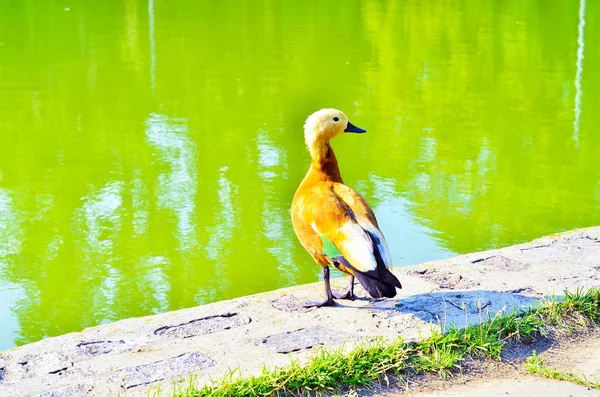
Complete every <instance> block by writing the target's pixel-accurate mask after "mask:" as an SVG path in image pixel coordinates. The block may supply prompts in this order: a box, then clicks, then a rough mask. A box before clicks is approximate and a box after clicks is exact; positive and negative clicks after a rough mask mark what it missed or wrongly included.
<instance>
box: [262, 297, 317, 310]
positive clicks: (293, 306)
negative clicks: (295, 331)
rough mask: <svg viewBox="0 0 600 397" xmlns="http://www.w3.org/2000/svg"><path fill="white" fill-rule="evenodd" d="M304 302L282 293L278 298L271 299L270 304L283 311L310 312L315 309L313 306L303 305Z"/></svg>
mask: <svg viewBox="0 0 600 397" xmlns="http://www.w3.org/2000/svg"><path fill="white" fill-rule="evenodd" d="M304 304H305V302H304V301H302V300H300V299H298V298H296V297H295V296H293V295H284V296H282V297H281V298H279V299H275V300H273V301H271V305H272V306H273V307H274V308H275V309H278V310H281V311H284V312H303V313H306V312H310V311H313V310H315V309H316V308H315V307H305V306H304Z"/></svg>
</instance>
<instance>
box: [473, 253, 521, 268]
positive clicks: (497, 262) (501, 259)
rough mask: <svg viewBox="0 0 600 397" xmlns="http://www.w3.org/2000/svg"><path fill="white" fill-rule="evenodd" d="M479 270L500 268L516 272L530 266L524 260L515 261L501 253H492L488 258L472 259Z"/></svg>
mask: <svg viewBox="0 0 600 397" xmlns="http://www.w3.org/2000/svg"><path fill="white" fill-rule="evenodd" d="M473 263H474V264H477V267H478V268H479V269H481V270H501V271H507V272H518V271H522V270H525V269H527V268H529V267H530V266H531V264H529V263H526V262H521V261H517V260H514V259H510V258H507V257H505V256H502V255H494V256H490V257H488V258H482V259H477V260H474V261H473Z"/></svg>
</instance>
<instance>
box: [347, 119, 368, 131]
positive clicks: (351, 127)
mask: <svg viewBox="0 0 600 397" xmlns="http://www.w3.org/2000/svg"><path fill="white" fill-rule="evenodd" d="M344 132H356V133H357V134H363V133H365V132H367V130H363V129H362V128H359V127H357V126H355V125H354V124H352V123H351V122H349V121H348V125H347V126H346V129H345V130H344Z"/></svg>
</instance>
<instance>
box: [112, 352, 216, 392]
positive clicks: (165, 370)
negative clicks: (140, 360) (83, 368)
mask: <svg viewBox="0 0 600 397" xmlns="http://www.w3.org/2000/svg"><path fill="white" fill-rule="evenodd" d="M214 365H215V361H214V360H213V359H211V358H209V357H207V356H205V355H204V354H202V353H200V352H195V353H185V354H182V355H180V356H177V357H172V358H169V359H166V360H161V361H156V362H154V363H151V364H146V365H139V366H135V367H131V368H127V369H124V370H121V371H119V372H117V373H116V374H115V375H113V376H112V377H111V380H112V381H114V382H117V383H119V385H120V387H121V388H122V389H124V390H127V389H132V388H135V387H139V386H144V385H149V384H151V383H154V382H157V381H160V380H163V379H169V378H173V377H176V376H182V375H187V374H191V373H193V372H195V371H201V370H204V369H206V368H210V367H212V366H214Z"/></svg>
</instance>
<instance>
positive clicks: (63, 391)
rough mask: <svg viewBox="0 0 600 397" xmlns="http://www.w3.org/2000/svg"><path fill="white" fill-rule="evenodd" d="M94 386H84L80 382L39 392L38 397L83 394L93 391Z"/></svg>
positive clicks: (61, 396) (72, 396)
mask: <svg viewBox="0 0 600 397" xmlns="http://www.w3.org/2000/svg"><path fill="white" fill-rule="evenodd" d="M92 390H93V386H83V385H79V384H75V385H70V386H65V387H60V388H58V389H54V390H50V391H46V392H43V393H40V394H38V395H37V396H36V397H74V396H83V395H86V394H89V393H91V392H92Z"/></svg>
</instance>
